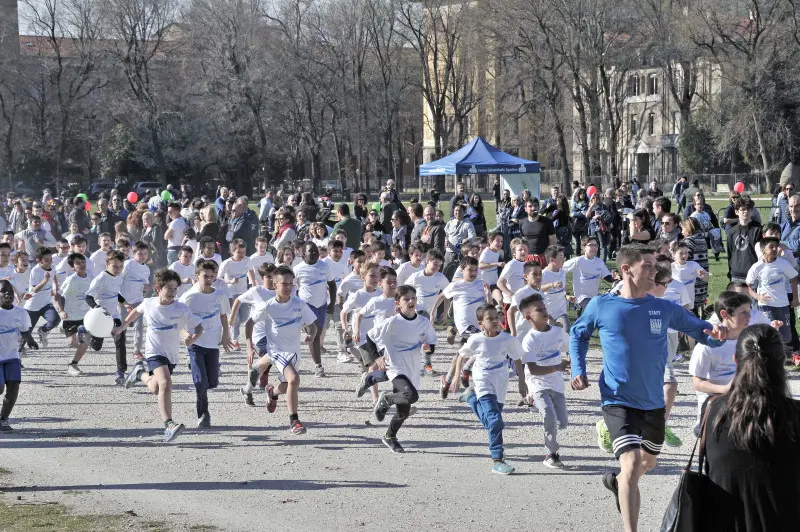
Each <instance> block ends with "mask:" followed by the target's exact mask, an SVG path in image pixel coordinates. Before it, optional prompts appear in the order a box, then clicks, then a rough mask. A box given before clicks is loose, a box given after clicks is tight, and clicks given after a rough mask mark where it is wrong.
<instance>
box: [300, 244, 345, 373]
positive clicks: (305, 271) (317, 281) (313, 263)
mask: <svg viewBox="0 0 800 532" xmlns="http://www.w3.org/2000/svg"><path fill="white" fill-rule="evenodd" d="M294 274H295V279H294V281H295V283H296V284H297V296H298V297H299V298H300V299H301V300H302V301H305V302H306V304H308V306H310V307H311V310H312V311H313V312H314V315H315V316H316V317H317V322H316V323H317V327H316V329H315V330H314V333H315V334H314V337H313V338H312V342H311V344H309V346H308V347H309V350H310V351H311V358H312V360H313V361H314V364H315V368H314V376H315V377H324V376H325V370H324V369H322V356H321V347H322V332H323V330H324V328H325V316H326V314H332V313H333V306H334V303H335V302H336V282H335V281H334V279H335V277H334V274H333V272H331V270H330V268H328V265H327V264H325V263H324V262H321V261H320V260H319V249H318V248H317V245H316V244H315V243H313V242H306V243H305V244H304V245H303V262H301V263H300V264H298V265H297V266H295V267H294ZM326 298H327V299H326ZM326 301H327V303H326Z"/></svg>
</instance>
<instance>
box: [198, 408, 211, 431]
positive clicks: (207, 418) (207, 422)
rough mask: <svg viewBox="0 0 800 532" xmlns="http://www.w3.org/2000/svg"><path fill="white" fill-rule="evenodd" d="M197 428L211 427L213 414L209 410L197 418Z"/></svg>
mask: <svg viewBox="0 0 800 532" xmlns="http://www.w3.org/2000/svg"><path fill="white" fill-rule="evenodd" d="M197 428H199V429H209V428H211V415H210V414H209V413H208V412H206V413H205V414H203V415H202V416H200V417H199V418H198V419H197Z"/></svg>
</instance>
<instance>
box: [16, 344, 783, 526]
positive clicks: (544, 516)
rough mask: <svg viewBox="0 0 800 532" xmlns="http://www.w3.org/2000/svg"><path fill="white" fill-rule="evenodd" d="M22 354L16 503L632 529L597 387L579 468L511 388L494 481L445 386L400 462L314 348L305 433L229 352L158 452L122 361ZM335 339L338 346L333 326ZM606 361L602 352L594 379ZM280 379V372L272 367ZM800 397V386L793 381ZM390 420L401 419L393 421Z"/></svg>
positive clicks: (205, 514)
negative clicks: (203, 418)
mask: <svg viewBox="0 0 800 532" xmlns="http://www.w3.org/2000/svg"><path fill="white" fill-rule="evenodd" d="M50 338H51V341H50V347H49V348H48V349H44V350H42V351H40V352H38V353H33V354H32V355H30V356H28V357H26V358H25V359H24V364H25V369H24V370H23V379H24V382H23V384H22V388H21V391H20V398H19V402H18V404H17V407H16V409H15V410H14V412H13V415H12V420H11V421H12V424H13V426H14V428H15V430H14V432H13V433H12V434H10V435H0V465H2V466H4V467H7V468H8V469H11V470H12V471H13V475H12V476H11V477H10V480H9V482H10V485H11V486H12V487H10V488H9V489H7V490H6V491H7V492H8V493H9V495H10V496H9V497H7V499H8V500H11V499H15V498H16V496H22V497H23V499H24V500H25V501H27V502H35V501H58V502H63V503H65V504H67V505H68V506H69V507H71V508H72V509H74V511H75V512H78V513H97V512H101V513H113V514H121V513H124V512H126V511H130V510H132V511H133V512H135V513H136V514H137V515H138V516H140V517H141V518H142V519H148V520H155V521H165V522H166V523H168V526H169V528H171V529H175V530H183V529H188V528H189V527H190V526H197V525H211V526H215V527H218V528H219V529H223V530H247V529H252V528H253V527H259V528H276V527H280V528H284V529H290V530H321V529H326V530H344V529H348V530H352V529H358V528H359V527H364V528H365V529H375V528H380V529H381V530H400V529H408V528H409V527H413V528H415V529H420V530H425V529H450V530H453V529H464V528H468V529H473V530H480V529H486V530H488V529H494V530H523V529H524V530H549V531H562V530H563V531H568V530H580V529H585V530H595V531H603V530H609V531H610V530H618V529H620V527H621V520H620V517H619V515H618V514H617V511H616V508H615V507H614V502H613V500H612V497H611V495H610V494H609V493H608V492H607V491H606V490H605V489H604V488H603V487H602V485H601V483H600V474H601V472H603V471H605V470H607V469H611V468H613V467H615V462H614V460H613V457H612V456H610V455H607V454H605V453H603V452H602V451H600V450H599V449H598V448H597V445H596V436H595V431H594V423H595V421H596V420H597V419H598V413H599V402H598V399H599V396H598V389H597V385H596V384H595V383H593V384H592V386H591V388H590V389H589V390H587V391H584V392H579V393H578V392H571V391H569V390H568V392H567V397H568V408H569V414H570V427H569V428H568V429H567V430H566V431H565V432H563V433H561V435H560V438H559V439H560V441H561V443H562V445H563V447H562V449H561V456H562V459H563V461H564V463H565V464H567V466H568V469H566V470H565V471H563V472H558V471H552V470H550V469H547V468H546V467H544V466H543V465H542V464H541V461H542V459H543V455H544V448H543V446H542V443H541V442H542V433H541V419H540V417H539V415H538V413H536V414H534V413H532V412H531V411H529V410H528V409H527V408H521V407H517V406H516V402H517V396H516V394H515V393H514V394H512V392H515V390H516V384H515V383H512V384H511V385H510V386H509V397H508V401H507V403H506V405H507V407H508V408H507V410H506V411H505V413H504V419H505V422H506V429H505V432H504V436H505V441H506V452H507V460H508V462H509V463H510V464H512V465H513V466H515V467H516V468H517V473H516V474H514V475H512V476H510V477H503V476H500V475H493V474H492V473H491V471H490V467H491V461H490V459H489V457H488V449H487V442H486V432H485V431H484V429H483V428H482V427H481V426H480V424H479V422H478V421H477V419H475V417H474V415H473V414H472V412H471V411H470V410H469V408H468V407H467V406H466V405H462V404H459V403H458V402H457V401H456V399H455V398H450V399H448V400H447V401H442V400H441V399H439V397H438V388H437V386H436V384H437V382H438V380H434V379H433V378H430V377H423V381H422V382H423V384H422V390H421V391H420V392H421V393H420V395H421V399H420V402H419V403H418V404H417V406H418V407H419V412H418V413H417V414H416V415H415V416H413V417H412V418H410V419H409V421H408V422H406V425H405V426H404V427H403V429H402V430H401V432H400V435H399V439H400V441H401V442H402V443H403V444H404V446H405V448H406V453H405V454H403V455H395V454H392V453H391V452H389V451H388V450H387V449H386V448H385V447H384V446H383V445H382V444H381V442H380V437H381V436H382V434H383V432H384V430H385V425H386V422H387V421H388V417H387V420H386V421H384V423H382V424H380V425H379V426H370V425H367V424H366V420H367V419H368V418H369V417H370V402H369V399H368V398H369V396H368V395H367V396H365V397H364V398H362V399H363V400H362V399H356V398H355V397H354V394H353V389H354V387H355V385H356V383H357V375H358V370H357V367H356V366H355V365H354V364H339V363H337V362H336V361H335V359H334V358H333V357H332V356H327V357H326V358H325V361H324V362H325V366H326V371H327V372H328V375H329V376H328V377H327V378H324V379H316V378H314V377H313V376H312V375H310V374H309V373H308V369H309V368H310V366H311V363H310V357H309V356H308V355H307V353H304V355H303V356H304V360H303V363H304V365H303V368H304V369H305V371H302V372H301V389H300V418H301V420H303V421H304V423H305V424H306V427H307V428H308V433H307V434H305V435H303V436H292V435H290V434H289V433H288V430H287V428H288V415H287V412H286V407H285V404H284V403H283V401H281V403H279V405H278V410H277V411H276V413H274V414H269V413H267V410H266V409H265V408H264V404H265V396H264V395H263V394H257V395H256V403H257V404H258V406H257V407H248V406H246V405H245V404H244V401H243V398H242V396H241V395H240V394H239V391H238V388H239V386H240V385H241V384H242V382H241V381H242V380H243V375H244V374H245V371H246V357H245V355H244V352H243V351H242V352H234V353H231V354H228V355H226V356H224V365H223V372H224V373H223V376H222V379H221V381H222V382H221V385H220V387H219V388H218V389H217V390H215V391H212V393H211V396H210V400H211V412H212V423H213V429H211V430H206V431H202V432H201V431H199V430H198V429H196V428H195V422H196V418H195V414H194V389H193V386H192V384H191V376H190V374H189V373H188V371H187V370H186V366H185V364H182V365H180V366H179V367H178V368H177V370H176V373H175V376H174V382H175V390H174V392H173V400H174V403H175V406H174V412H175V418H176V420H177V421H180V422H183V423H185V424H186V426H187V430H186V431H185V432H184V433H183V434H182V435H181V436H180V437H179V438H178V440H176V441H175V442H174V443H172V444H164V443H161V439H160V437H161V434H162V430H163V429H162V425H161V423H160V420H159V418H158V409H157V405H156V402H155V398H154V397H152V396H151V395H150V394H148V393H147V392H146V389H145V388H144V387H142V386H141V385H137V387H135V388H134V389H132V390H125V389H124V388H121V387H116V386H114V385H113V369H114V367H113V354H112V353H111V352H110V351H109V350H108V348H106V349H105V350H104V351H103V352H101V353H99V354H98V353H91V352H90V353H89V354H87V356H86V359H85V363H84V364H83V365H82V367H83V369H84V371H86V372H87V375H86V376H84V377H80V378H73V377H69V376H67V374H66V363H67V362H69V360H70V359H71V356H70V355H71V352H69V350H68V348H67V347H66V343H65V342H64V340H63V338H62V336H61V334H57V333H56V332H55V331H54V332H53V333H52V334H51V335H50ZM328 340H329V342H328V343H327V344H326V345H327V346H328V348H329V349H332V344H331V342H330V340H332V333H330V332H329V334H328ZM439 342H440V343H439V346H440V348H439V350H437V353H436V356H435V358H434V367H435V368H436V369H437V370H444V369H445V367H446V365H445V364H446V363H447V361H449V359H450V356H451V355H452V353H453V352H454V350H453V349H452V348H451V347H450V346H447V344H446V342H445V339H444V335H443V334H440V337H439ZM598 372H599V352H596V351H595V352H592V353H590V375H592V377H593V378H596V376H597V373H598ZM678 373H679V375H680V390H681V392H682V393H683V395H680V396H679V397H678V403H677V405H676V408H675V412H674V414H673V421H672V423H671V426H672V427H673V428H674V429H675V432H676V433H677V434H678V435H680V436H683V437H685V439H686V443H684V446H683V447H682V448H680V449H669V450H667V452H665V453H664V454H663V455H662V457H661V459H660V460H659V465H658V467H657V469H656V470H655V471H653V472H652V473H651V474H649V475H648V476H647V477H646V478H645V480H644V481H643V483H642V485H641V489H642V506H643V511H642V517H641V525H642V526H641V529H642V530H654V529H656V528H657V527H658V526H659V524H660V522H661V517H662V515H663V512H664V509H665V507H666V505H667V501H668V500H669V498H670V496H671V494H672V491H673V490H674V488H675V486H676V484H677V480H678V475H679V473H680V469H681V467H682V466H684V464H685V463H686V458H687V453H688V452H689V451H690V450H691V443H692V441H693V440H691V439H690V438H689V434H690V430H691V425H692V423H693V420H694V415H695V408H696V406H695V405H696V403H695V396H694V394H691V393H690V387H689V382H688V379H687V377H686V365H685V364H683V365H679V369H678ZM273 376H274V373H273ZM793 386H794V389H795V391H797V383H796V382H795V383H793ZM390 415H391V413H390Z"/></svg>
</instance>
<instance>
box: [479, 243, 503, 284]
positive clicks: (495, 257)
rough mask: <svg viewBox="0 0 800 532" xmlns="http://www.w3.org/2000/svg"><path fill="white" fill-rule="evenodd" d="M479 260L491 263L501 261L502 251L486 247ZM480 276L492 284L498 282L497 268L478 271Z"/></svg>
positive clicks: (485, 281)
mask: <svg viewBox="0 0 800 532" xmlns="http://www.w3.org/2000/svg"><path fill="white" fill-rule="evenodd" d="M478 262H479V263H480V262H483V263H487V264H488V263H490V262H500V251H492V248H486V249H484V250H483V251H481V256H480V258H479V259H478ZM478 277H480V278H481V279H483V282H484V283H486V284H488V285H489V286H492V285H493V284H497V277H498V274H497V268H489V269H488V270H480V273H478Z"/></svg>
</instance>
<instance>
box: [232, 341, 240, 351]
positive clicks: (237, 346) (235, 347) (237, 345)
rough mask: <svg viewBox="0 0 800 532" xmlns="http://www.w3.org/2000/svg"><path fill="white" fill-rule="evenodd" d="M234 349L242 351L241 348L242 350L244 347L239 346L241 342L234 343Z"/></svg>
mask: <svg viewBox="0 0 800 532" xmlns="http://www.w3.org/2000/svg"><path fill="white" fill-rule="evenodd" d="M233 348H234V349H235V350H236V351H238V350H239V349H241V348H242V346H241V345H239V342H233Z"/></svg>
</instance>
